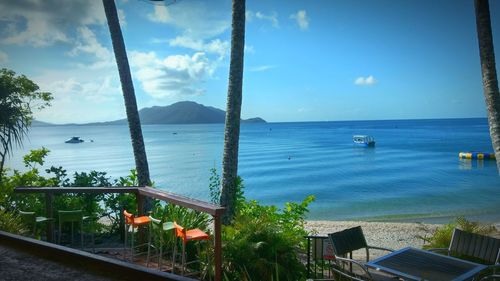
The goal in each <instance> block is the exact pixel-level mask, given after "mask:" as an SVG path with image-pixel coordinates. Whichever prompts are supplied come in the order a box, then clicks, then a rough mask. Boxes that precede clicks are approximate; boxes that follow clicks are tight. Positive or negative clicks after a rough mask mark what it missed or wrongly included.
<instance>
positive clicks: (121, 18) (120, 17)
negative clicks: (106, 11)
mask: <svg viewBox="0 0 500 281" xmlns="http://www.w3.org/2000/svg"><path fill="white" fill-rule="evenodd" d="M117 13H118V21H119V22H120V26H121V27H125V26H127V19H126V18H125V11H124V10H122V9H118V11H117Z"/></svg>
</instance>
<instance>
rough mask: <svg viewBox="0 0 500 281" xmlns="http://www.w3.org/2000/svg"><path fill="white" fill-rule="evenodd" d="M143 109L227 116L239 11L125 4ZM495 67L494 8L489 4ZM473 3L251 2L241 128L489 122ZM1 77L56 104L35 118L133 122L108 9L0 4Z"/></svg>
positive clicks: (223, 5)
mask: <svg viewBox="0 0 500 281" xmlns="http://www.w3.org/2000/svg"><path fill="white" fill-rule="evenodd" d="M117 7H118V9H119V15H120V20H121V24H122V30H123V33H124V39H125V44H126V47H127V52H128V55H129V61H130V64H131V68H132V76H133V78H134V86H135V91H136V96H137V101H138V105H139V108H143V107H149V106H153V105H169V104H172V103H174V102H177V101H183V100H192V101H196V102H199V103H202V104H205V105H209V106H215V107H218V108H221V109H225V104H226V95H227V84H228V72H229V52H230V32H231V30H230V25H231V2H230V1H228V0H219V1H197V0H182V1H177V2H176V3H174V4H172V5H168V6H165V5H152V4H151V3H150V2H147V1H146V0H144V1H142V0H128V1H124V0H117ZM490 10H491V17H492V25H493V35H494V44H495V46H496V53H497V57H499V56H500V50H499V47H498V46H500V1H490ZM475 28H476V26H475V17H474V6H473V1H472V0H448V1H444V0H437V1H431V0H428V1H417V0H405V1H389V0H387V1H380V0H379V1H368V0H365V1H357V0H335V1H328V0H324V1H322V0H316V1H295V0H287V1H276V0H275V1H247V22H246V42H245V45H246V46H245V72H244V86H243V107H242V117H243V118H250V117H255V116H259V117H262V118H264V119H266V120H268V121H271V122H289V121H334V120H373V119H375V120H377V119H408V118H455V117H485V116H486V113H485V104H484V98H483V91H482V83H481V72H480V64H479V51H478V44H477V38H476V30H475ZM0 38H1V39H0V65H1V67H7V68H10V69H12V70H14V71H16V72H17V73H19V74H25V75H26V76H28V77H29V78H31V79H32V80H34V81H35V82H36V83H37V84H39V85H40V87H41V89H42V90H44V91H50V92H52V93H53V94H54V97H55V100H54V102H53V106H52V107H51V108H48V109H45V110H43V111H42V112H37V113H36V118H37V119H39V120H43V121H48V122H53V123H69V122H72V123H85V122H94V121H107V120H115V119H119V118H124V117H125V110H124V105H123V97H122V93H121V89H120V83H119V79H118V71H117V68H116V64H115V61H114V56H113V53H112V48H111V40H110V36H109V31H108V28H107V25H106V20H105V16H104V11H103V7H102V3H101V1H98V0H87V1H85V0H74V1H57V0H48V1H41V0H39V1H34V0H20V1H2V2H0Z"/></svg>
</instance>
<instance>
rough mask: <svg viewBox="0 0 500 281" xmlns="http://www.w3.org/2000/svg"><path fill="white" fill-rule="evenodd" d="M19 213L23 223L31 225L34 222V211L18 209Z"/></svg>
mask: <svg viewBox="0 0 500 281" xmlns="http://www.w3.org/2000/svg"><path fill="white" fill-rule="evenodd" d="M19 215H20V217H21V220H22V221H23V223H25V224H28V225H30V226H32V225H34V224H35V223H36V216H35V212H23V211H19Z"/></svg>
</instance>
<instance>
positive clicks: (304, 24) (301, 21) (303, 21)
mask: <svg viewBox="0 0 500 281" xmlns="http://www.w3.org/2000/svg"><path fill="white" fill-rule="evenodd" d="M290 19H293V20H295V21H296V22H297V24H298V25H299V28H300V29H301V30H306V29H308V28H309V18H308V17H307V13H306V11H305V10H299V11H298V12H297V13H295V14H291V15H290Z"/></svg>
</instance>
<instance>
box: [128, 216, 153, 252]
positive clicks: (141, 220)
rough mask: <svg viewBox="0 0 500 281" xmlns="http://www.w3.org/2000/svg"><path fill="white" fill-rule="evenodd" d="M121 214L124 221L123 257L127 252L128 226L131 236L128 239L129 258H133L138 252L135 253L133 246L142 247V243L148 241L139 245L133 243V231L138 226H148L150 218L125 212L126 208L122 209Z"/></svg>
mask: <svg viewBox="0 0 500 281" xmlns="http://www.w3.org/2000/svg"><path fill="white" fill-rule="evenodd" d="M123 216H124V218H125V219H124V220H123V221H124V223H125V227H124V228H125V244H124V246H123V247H124V248H123V259H126V253H127V244H128V241H127V236H128V231H129V229H128V228H130V229H131V232H132V236H131V239H130V258H131V260H133V259H134V256H136V255H138V254H140V253H135V248H139V247H142V246H144V245H147V244H148V243H143V244H139V245H134V243H135V242H134V233H135V231H136V229H138V228H139V227H140V226H148V225H149V223H150V222H151V220H150V218H149V217H148V216H140V217H136V216H134V215H133V214H131V213H129V212H127V210H123Z"/></svg>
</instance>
